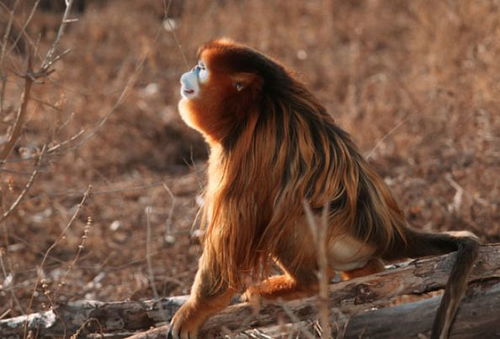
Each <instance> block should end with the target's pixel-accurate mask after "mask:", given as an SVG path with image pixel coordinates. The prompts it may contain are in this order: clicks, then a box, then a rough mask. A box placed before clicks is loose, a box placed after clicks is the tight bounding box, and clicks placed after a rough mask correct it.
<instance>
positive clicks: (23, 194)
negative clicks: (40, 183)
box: [0, 145, 46, 223]
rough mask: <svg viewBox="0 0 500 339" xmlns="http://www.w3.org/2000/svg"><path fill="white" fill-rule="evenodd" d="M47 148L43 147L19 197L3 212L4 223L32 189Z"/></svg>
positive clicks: (0, 218)
mask: <svg viewBox="0 0 500 339" xmlns="http://www.w3.org/2000/svg"><path fill="white" fill-rule="evenodd" d="M45 150H46V146H45V145H44V146H43V148H42V152H41V153H40V155H39V157H38V161H37V163H36V165H35V169H34V170H33V173H31V177H30V178H29V180H28V182H27V183H26V185H25V186H24V188H23V190H22V191H21V193H20V194H19V196H18V197H17V199H16V200H15V201H14V202H13V203H12V205H11V206H10V207H9V209H8V210H7V211H5V212H4V213H3V214H2V216H1V217H0V223H2V222H3V221H4V220H5V219H7V217H8V216H9V215H10V214H11V213H12V212H13V211H14V210H15V209H16V208H17V206H19V204H20V203H21V201H22V200H23V198H24V197H25V196H26V194H27V193H28V191H29V190H30V188H31V186H32V185H33V182H34V181H35V177H36V176H37V174H38V171H39V170H40V167H41V163H42V158H43V156H44V155H45Z"/></svg>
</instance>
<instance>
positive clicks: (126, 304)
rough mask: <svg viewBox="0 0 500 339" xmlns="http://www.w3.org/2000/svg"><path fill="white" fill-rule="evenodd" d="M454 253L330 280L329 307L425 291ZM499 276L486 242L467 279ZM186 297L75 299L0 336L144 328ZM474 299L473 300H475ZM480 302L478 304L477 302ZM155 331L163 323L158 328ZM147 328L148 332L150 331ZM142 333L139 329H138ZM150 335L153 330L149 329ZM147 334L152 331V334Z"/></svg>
mask: <svg viewBox="0 0 500 339" xmlns="http://www.w3.org/2000/svg"><path fill="white" fill-rule="evenodd" d="M454 258H455V254H454V253H452V254H449V255H444V256H439V257H432V258H423V259H417V260H412V261H409V262H406V263H403V264H401V265H397V267H396V268H394V269H389V270H387V271H385V272H382V273H379V274H375V275H370V276H366V277H361V278H357V279H354V280H350V281H345V282H340V283H336V284H332V285H330V297H329V301H328V302H329V306H330V308H331V309H336V310H337V311H338V312H340V313H342V314H345V315H347V316H350V315H352V314H356V313H359V312H360V311H361V310H367V309H370V308H372V307H374V306H377V305H383V304H387V303H388V302H389V300H390V299H391V298H394V297H398V296H401V295H407V294H423V293H427V292H430V291H434V290H438V289H440V288H442V287H443V286H444V285H445V283H446V280H447V277H448V272H449V270H450V268H451V266H452V264H453V262H454ZM491 278H500V244H491V245H484V246H482V247H481V250H480V257H479V260H478V262H477V263H476V265H475V267H474V270H473V272H472V274H471V276H470V279H469V281H476V280H485V279H491ZM185 300H186V297H185V296H184V297H172V298H163V299H161V300H160V301H156V302H155V301H151V300H150V301H142V302H141V301H122V302H97V301H78V302H72V303H68V304H65V305H60V306H57V307H56V308H54V309H53V310H50V311H47V312H41V313H35V314H30V315H26V316H20V317H16V318H11V319H4V320H1V321H0V337H2V338H4V337H16V336H24V335H26V334H27V333H28V332H31V333H33V334H34V335H35V336H38V337H54V336H70V335H72V334H75V333H80V334H82V335H83V334H85V335H89V334H91V333H99V334H106V333H109V334H111V337H112V333H113V332H115V333H116V334H117V336H115V337H123V336H121V335H119V334H118V333H117V332H121V333H124V332H125V333H130V332H133V331H138V330H146V329H148V328H151V327H153V326H155V325H157V324H158V323H162V322H163V323H165V322H168V321H169V320H170V318H171V317H172V315H173V314H174V313H175V311H176V310H177V308H178V307H179V306H180V305H181V304H182V303H183V302H184V301H185ZM473 304H475V303H473ZM316 305H317V300H316V298H314V297H313V298H307V299H302V300H295V301H291V302H287V303H282V304H267V305H263V306H262V307H261V309H260V310H259V312H258V313H256V312H255V309H254V308H253V307H252V306H250V305H248V304H238V305H233V306H230V307H228V308H227V309H226V310H225V311H224V312H222V313H221V314H219V315H217V316H215V317H213V318H212V319H210V320H209V321H208V322H207V324H206V325H205V326H204V330H205V331H208V332H210V333H215V332H217V331H219V330H220V329H221V328H222V327H223V328H225V329H227V330H229V331H238V332H240V331H243V330H245V329H249V328H255V327H265V326H271V325H275V324H276V323H277V319H284V321H285V322H297V321H301V320H308V319H314V318H315V317H316V313H317V310H316ZM476 307H478V308H479V307H481V304H476ZM290 315H292V316H290ZM390 322H392V320H390ZM157 331H158V333H161V332H162V331H163V332H164V331H165V328H159V329H157ZM148 333H149V332H148ZM139 335H140V334H139ZM151 335H153V334H152V333H151ZM150 337H151V336H150Z"/></svg>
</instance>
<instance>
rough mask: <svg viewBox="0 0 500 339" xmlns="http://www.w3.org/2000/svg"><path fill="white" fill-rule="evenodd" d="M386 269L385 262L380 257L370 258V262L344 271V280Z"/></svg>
mask: <svg viewBox="0 0 500 339" xmlns="http://www.w3.org/2000/svg"><path fill="white" fill-rule="evenodd" d="M384 269H385V267H384V263H383V262H382V260H380V259H378V258H374V259H370V261H368V263H367V264H366V265H365V266H363V267H361V268H356V269H354V270H351V271H344V272H342V274H341V276H342V280H350V279H354V278H359V277H364V276H365V275H369V274H374V273H379V272H383V271H384Z"/></svg>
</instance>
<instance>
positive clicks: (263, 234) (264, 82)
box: [190, 42, 405, 289]
mask: <svg viewBox="0 0 500 339" xmlns="http://www.w3.org/2000/svg"><path fill="white" fill-rule="evenodd" d="M214 50H215V51H216V53H213V54H215V55H217V60H212V65H214V66H213V67H218V66H217V65H226V66H224V67H226V68H225V69H224V71H226V72H253V73H254V74H255V75H256V77H257V78H258V79H259V84H258V88H256V89H255V90H254V91H251V95H252V97H251V100H240V101H241V102H243V103H242V104H240V105H239V104H238V102H240V101H237V100H233V101H232V100H231V97H227V98H225V99H224V101H223V102H222V103H219V104H218V106H217V112H211V113H210V116H211V119H215V120H216V119H219V118H220V117H222V116H223V117H224V119H227V117H229V119H230V118H231V117H233V118H232V119H233V123H232V124H227V123H225V124H220V125H221V126H222V125H223V126H228V127H227V128H226V129H225V130H224V133H223V135H219V134H218V135H216V136H215V135H214V136H212V138H211V139H210V137H211V136H210V130H211V128H210V126H213V125H215V124H217V121H211V122H205V124H207V125H206V126H200V128H201V129H202V130H204V132H205V133H206V134H208V136H207V135H206V136H207V138H209V139H210V140H213V142H211V155H210V160H209V170H208V186H207V190H206V199H205V200H206V204H205V206H204V208H203V214H202V215H203V217H202V227H203V228H204V229H205V231H206V232H205V234H206V235H205V238H204V246H205V247H204V254H203V255H204V257H205V258H204V260H208V261H210V262H211V263H212V266H213V267H212V269H213V272H216V273H215V274H219V275H220V283H221V284H227V285H226V286H229V287H232V288H235V289H240V288H241V287H243V286H245V284H246V282H245V279H246V278H247V277H250V278H257V277H259V276H260V275H261V274H262V272H263V269H264V268H265V267H266V264H267V263H268V262H269V261H270V257H272V256H273V253H276V251H277V248H278V247H279V246H280V239H282V238H283V234H286V233H289V232H297V229H299V230H300V232H304V233H308V232H309V226H308V225H307V224H306V221H305V218H304V203H307V204H308V205H309V206H310V207H311V209H312V210H313V211H316V212H318V211H320V210H321V209H322V208H323V207H325V206H326V208H327V209H328V227H329V230H328V232H329V234H330V235H332V234H333V233H335V232H338V233H342V232H349V234H350V235H351V236H354V237H356V238H358V239H363V240H365V241H366V242H367V243H377V244H388V245H387V247H390V246H391V243H392V239H394V238H395V237H400V238H401V237H403V234H402V227H403V225H404V223H405V221H404V218H403V215H402V213H401V212H400V210H399V209H398V207H397V204H396V203H395V201H394V200H393V198H392V196H391V194H390V193H389V191H388V189H387V187H386V186H385V184H384V183H383V182H382V180H381V179H380V177H379V176H378V175H376V174H375V173H374V171H373V170H372V169H371V167H370V166H369V165H368V164H367V163H366V161H365V160H364V159H363V158H362V156H361V155H360V153H359V152H358V150H357V149H356V147H355V146H354V144H353V143H352V141H351V139H350V137H349V136H348V134H347V133H346V132H344V131H343V130H341V129H340V128H339V127H337V126H336V125H335V123H334V121H333V119H332V118H331V116H330V115H329V114H328V113H327V112H326V110H325V108H324V107H323V106H321V105H320V104H319V103H318V102H317V100H316V99H315V98H314V96H313V95H312V94H311V93H310V92H309V91H308V90H307V89H306V88H305V87H304V85H303V84H302V83H300V82H299V81H298V80H296V79H295V77H294V76H293V75H292V74H291V73H290V72H288V71H287V70H286V69H285V68H284V67H283V66H281V65H280V64H278V63H277V62H275V61H273V60H271V59H269V58H267V57H265V56H263V55H262V54H260V53H258V52H256V51H254V50H250V49H248V48H246V47H242V46H239V45H234V44H231V45H229V44H223V43H219V44H218V43H217V42H212V43H209V44H207V45H206V46H205V47H204V48H203V49H202V53H208V54H210V53H211V51H214ZM204 51H205V52H204ZM236 55H237V56H238V58H236V57H235V56H236ZM214 58H215V57H214ZM234 60H238V64H232V63H234ZM221 67H222V66H221ZM225 103H227V105H225ZM207 105H208V104H207V103H203V104H201V103H198V104H196V103H194V104H193V107H190V110H192V114H194V115H197V114H204V115H206V114H207V112H206V107H207ZM214 105H215V104H213V105H212V104H211V105H209V106H211V107H213V106H214ZM220 119H222V118H220ZM229 126H230V127H229ZM218 132H219V133H220V131H218ZM300 260H301V253H296V261H297V264H299V263H300ZM264 271H265V270H264Z"/></svg>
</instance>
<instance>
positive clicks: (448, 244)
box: [406, 230, 480, 339]
mask: <svg viewBox="0 0 500 339" xmlns="http://www.w3.org/2000/svg"><path fill="white" fill-rule="evenodd" d="M410 232H411V233H413V234H411V236H410V237H408V239H412V240H410V242H409V243H408V244H407V247H406V250H407V251H406V252H407V253H406V254H407V256H408V257H411V258H415V257H422V256H427V255H438V254H445V253H449V252H453V251H456V252H457V253H456V259H455V263H454V265H453V268H452V269H451V272H450V276H449V278H448V282H447V283H446V287H445V291H444V294H443V297H442V298H441V304H440V305H439V308H438V310H437V313H436V317H435V319H434V324H433V325H432V334H431V339H444V338H448V336H449V332H450V328H451V325H452V323H453V320H454V318H455V315H456V313H457V310H458V307H459V305H460V301H461V299H462V297H463V296H464V294H465V291H466V290H467V278H468V276H469V274H470V272H471V271H472V267H473V266H474V263H475V262H476V259H477V257H478V254H479V245H480V242H479V239H478V238H477V237H475V236H474V235H473V234H472V233H469V232H467V233H468V234H467V235H465V236H454V235H451V234H447V233H437V234H436V233H423V232H416V231H413V230H412V231H410Z"/></svg>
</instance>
